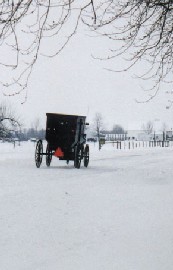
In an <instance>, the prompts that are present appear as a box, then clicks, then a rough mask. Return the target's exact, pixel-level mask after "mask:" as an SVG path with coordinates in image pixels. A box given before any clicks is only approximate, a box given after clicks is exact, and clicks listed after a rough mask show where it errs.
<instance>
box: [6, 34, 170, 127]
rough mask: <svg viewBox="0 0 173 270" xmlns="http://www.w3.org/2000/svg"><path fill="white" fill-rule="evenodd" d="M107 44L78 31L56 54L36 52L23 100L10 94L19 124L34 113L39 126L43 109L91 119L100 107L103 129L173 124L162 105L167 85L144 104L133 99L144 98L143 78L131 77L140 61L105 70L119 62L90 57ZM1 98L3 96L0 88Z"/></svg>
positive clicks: (119, 61) (168, 97) (165, 102)
mask: <svg viewBox="0 0 173 270" xmlns="http://www.w3.org/2000/svg"><path fill="white" fill-rule="evenodd" d="M54 45H55V46H56V44H54ZM45 46H46V45H45ZM48 46H49V44H47V48H46V50H47V51H49V47H48ZM108 48H109V43H108V42H107V41H105V40H104V39H101V38H93V37H89V36H88V35H87V33H85V34H84V32H82V31H81V32H79V33H78V34H77V35H76V36H75V37H73V39H72V40H71V42H70V43H69V44H68V46H67V47H66V48H65V49H64V51H63V52H62V53H61V54H60V55H59V56H58V57H55V58H53V59H49V58H45V57H40V58H39V61H38V62H37V64H36V65H35V67H34V69H33V73H32V76H31V78H30V82H29V86H28V98H27V101H26V102H25V104H23V105H21V104H20V103H21V102H22V101H23V95H20V96H16V97H12V98H10V99H9V100H10V102H11V103H12V104H14V106H15V107H16V110H17V111H18V113H19V114H21V115H22V119H23V122H24V124H25V125H26V126H27V127H28V126H30V125H31V123H32V122H33V121H34V119H36V118H39V119H40V121H41V125H42V127H43V128H44V127H45V124H46V123H45V121H46V117H45V114H46V112H53V113H66V114H81V115H87V117H88V121H89V122H92V120H93V118H94V115H95V113H96V112H100V113H101V114H102V115H103V119H104V123H105V128H111V127H112V126H113V125H114V124H121V125H123V126H124V128H126V129H140V128H141V126H142V124H143V123H146V122H147V121H148V120H151V121H155V125H156V126H157V127H159V126H162V123H163V122H165V123H167V124H168V125H169V128H171V127H173V115H172V110H171V109H170V110H166V105H167V100H168V99H170V96H168V95H166V94H165V92H166V90H167V89H166V88H163V89H161V91H160V93H159V94H158V95H157V97H156V98H155V99H154V100H152V101H151V102H149V103H137V102H136V100H139V101H142V100H145V99H147V97H148V96H147V93H146V92H144V91H143V90H142V88H147V82H146V81H145V82H142V81H141V80H139V79H134V78H133V74H134V73H135V72H137V70H139V69H141V71H142V70H143V64H142V63H141V66H140V65H139V64H138V67H136V70H135V69H134V70H133V71H128V72H123V73H114V72H109V71H107V70H106V69H105V68H115V69H118V68H120V69H121V68H123V67H124V62H123V61H122V60H120V59H114V61H113V62H112V63H111V62H108V61H107V62H106V61H100V60H96V59H93V58H92V56H91V55H92V54H93V55H95V56H101V55H103V56H104V54H105V51H106V49H108ZM1 98H2V100H3V99H4V98H3V96H2V93H1ZM7 100H8V99H7Z"/></svg>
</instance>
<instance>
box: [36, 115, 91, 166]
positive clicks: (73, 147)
mask: <svg viewBox="0 0 173 270" xmlns="http://www.w3.org/2000/svg"><path fill="white" fill-rule="evenodd" d="M46 116H47V124H46V141H47V147H46V152H45V153H44V152H43V142H42V140H38V141H37V144H36V149H35V164H36V167H37V168H39V167H40V165H41V163H42V159H43V156H46V165H47V166H50V163H51V160H52V156H55V157H58V158H59V160H66V162H67V163H69V161H70V160H72V161H74V167H75V168H78V169H79V168H80V165H81V160H82V159H83V161H84V166H85V167H87V166H88V163H89V145H88V144H86V134H85V126H86V125H88V123H86V122H85V120H86V116H79V115H66V114H58V113H47V114H46Z"/></svg>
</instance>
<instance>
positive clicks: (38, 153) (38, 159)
mask: <svg viewBox="0 0 173 270" xmlns="http://www.w3.org/2000/svg"><path fill="white" fill-rule="evenodd" d="M42 159H43V144H42V140H39V141H38V142H37V144H36V148H35V164H36V167H37V168H40V165H41V163H42Z"/></svg>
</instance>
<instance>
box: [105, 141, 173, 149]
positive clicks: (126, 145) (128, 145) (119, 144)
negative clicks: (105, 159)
mask: <svg viewBox="0 0 173 270" xmlns="http://www.w3.org/2000/svg"><path fill="white" fill-rule="evenodd" d="M105 144H112V146H113V147H115V148H116V149H135V148H149V147H173V141H105ZM102 145H103V144H102Z"/></svg>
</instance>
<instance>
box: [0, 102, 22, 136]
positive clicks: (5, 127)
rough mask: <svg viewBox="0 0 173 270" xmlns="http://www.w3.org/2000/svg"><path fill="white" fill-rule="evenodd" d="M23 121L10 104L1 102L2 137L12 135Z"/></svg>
mask: <svg viewBox="0 0 173 270" xmlns="http://www.w3.org/2000/svg"><path fill="white" fill-rule="evenodd" d="M20 128H21V122H20V119H19V117H18V116H17V115H16V113H15V112H14V110H12V108H11V106H10V105H7V104H0V139H6V138H9V137H11V135H12V133H15V132H16V131H19V130H20Z"/></svg>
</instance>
